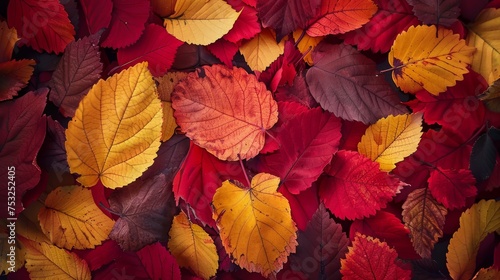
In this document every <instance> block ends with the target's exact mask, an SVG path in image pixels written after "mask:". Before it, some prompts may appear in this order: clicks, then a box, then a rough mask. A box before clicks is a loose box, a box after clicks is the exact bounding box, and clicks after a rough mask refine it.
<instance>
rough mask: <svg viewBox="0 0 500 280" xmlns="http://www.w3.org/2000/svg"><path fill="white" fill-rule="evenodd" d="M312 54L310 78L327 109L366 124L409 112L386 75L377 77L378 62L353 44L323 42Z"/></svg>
mask: <svg viewBox="0 0 500 280" xmlns="http://www.w3.org/2000/svg"><path fill="white" fill-rule="evenodd" d="M312 57H313V61H314V66H313V67H311V68H310V69H309V70H308V71H307V74H306V81H307V84H308V86H309V89H310V90H311V94H312V96H313V97H314V99H315V100H316V101H317V102H318V103H319V104H320V105H321V107H322V108H323V109H325V110H327V111H330V112H332V113H334V114H335V115H336V116H337V117H339V118H342V119H345V120H355V121H361V122H363V123H365V124H369V123H374V122H376V121H377V120H378V119H380V118H382V117H386V116H388V115H390V114H393V115H397V114H403V113H406V112H407V110H406V108H404V106H402V105H401V104H400V101H399V98H398V97H397V94H396V93H395V92H394V91H393V90H392V89H391V88H390V86H389V84H388V83H387V82H386V81H385V80H384V78H383V77H382V76H376V66H375V63H374V62H373V61H372V60H371V59H369V58H367V57H365V56H364V55H362V54H361V53H359V52H358V51H356V50H355V49H354V48H352V47H351V46H347V45H343V44H342V45H331V44H320V45H318V46H317V47H316V48H315V50H314V52H313V54H312Z"/></svg>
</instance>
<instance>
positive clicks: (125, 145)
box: [66, 63, 162, 189]
mask: <svg viewBox="0 0 500 280" xmlns="http://www.w3.org/2000/svg"><path fill="white" fill-rule="evenodd" d="M161 113H162V111H161V104H160V100H159V99H158V95H157V91H156V86H155V84H154V81H153V77H152V76H151V74H150V73H149V71H148V70H147V63H140V64H137V65H135V66H133V67H131V68H129V69H127V70H124V71H122V72H120V73H118V74H115V75H113V76H111V77H110V78H108V79H107V80H99V82H98V83H97V84H95V85H94V86H93V87H92V88H91V89H90V92H89V93H88V94H87V95H86V96H85V97H84V98H83V100H82V101H81V102H80V105H79V106H78V109H77V110H76V113H75V116H74V117H73V119H72V120H71V122H70V123H69V125H68V129H67V130H66V152H67V155H68V164H69V167H70V170H71V172H72V173H78V174H80V175H81V176H80V177H79V178H78V179H77V180H78V181H79V182H80V183H81V184H82V185H84V186H86V187H91V186H93V185H95V184H96V183H97V180H101V182H102V183H103V185H104V186H106V187H108V188H113V189H114V188H117V187H122V186H124V185H127V184H129V183H131V182H132V181H134V180H135V179H137V178H138V177H139V176H140V175H141V174H142V172H144V171H145V170H146V169H147V168H148V167H149V166H150V165H151V164H152V163H153V159H154V158H155V157H156V152H157V151H158V147H159V146H160V141H159V140H160V136H161V135H160V134H161V124H162V116H161V115H162V114H161Z"/></svg>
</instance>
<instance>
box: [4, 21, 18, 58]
mask: <svg viewBox="0 0 500 280" xmlns="http://www.w3.org/2000/svg"><path fill="white" fill-rule="evenodd" d="M0 38H1V39H2V40H1V41H0V63H2V62H7V61H9V60H10V59H11V57H12V51H13V50H14V47H15V45H16V43H17V41H19V38H18V37H17V30H16V29H15V28H9V26H8V25H7V22H6V21H0Z"/></svg>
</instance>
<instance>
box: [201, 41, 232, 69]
mask: <svg viewBox="0 0 500 280" xmlns="http://www.w3.org/2000/svg"><path fill="white" fill-rule="evenodd" d="M238 49H239V46H238V45H237V44H236V43H232V42H229V41H227V40H225V39H219V40H217V41H215V42H214V43H212V44H210V45H208V46H207V50H208V51H209V52H211V53H212V54H213V55H215V57H217V58H218V59H219V60H220V61H221V62H223V63H224V64H225V65H226V66H227V67H233V58H234V56H235V55H236V53H237V52H238Z"/></svg>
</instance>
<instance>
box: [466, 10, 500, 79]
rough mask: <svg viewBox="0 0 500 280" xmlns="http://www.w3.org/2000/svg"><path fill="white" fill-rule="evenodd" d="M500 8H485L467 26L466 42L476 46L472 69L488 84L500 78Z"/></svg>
mask: <svg viewBox="0 0 500 280" xmlns="http://www.w3.org/2000/svg"><path fill="white" fill-rule="evenodd" d="M499 26H500V9H485V10H483V11H482V12H481V13H480V14H479V15H478V16H477V18H476V20H474V23H473V24H472V25H470V26H469V27H468V29H469V32H468V34H467V38H466V39H467V44H468V45H469V46H472V47H476V48H477V52H476V53H475V54H474V58H473V60H472V64H471V66H472V70H474V71H476V72H478V73H479V74H481V75H482V76H483V77H484V78H485V79H486V80H487V81H488V83H489V84H491V83H493V81H495V80H496V79H498V78H500V68H499V67H500V37H499V36H498V27H499Z"/></svg>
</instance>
